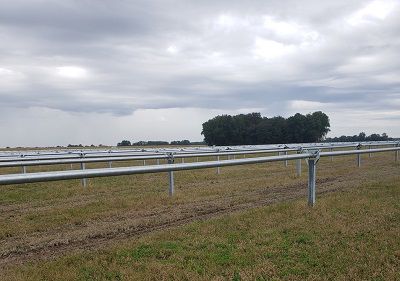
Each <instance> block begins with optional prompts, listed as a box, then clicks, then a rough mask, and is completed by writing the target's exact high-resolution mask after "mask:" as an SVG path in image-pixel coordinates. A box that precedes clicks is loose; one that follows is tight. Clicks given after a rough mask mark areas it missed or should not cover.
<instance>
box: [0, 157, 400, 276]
mask: <svg viewBox="0 0 400 281" xmlns="http://www.w3.org/2000/svg"><path fill="white" fill-rule="evenodd" d="M393 159H394V157H393V153H384V154H377V155H374V156H373V158H371V159H368V156H367V155H366V156H363V164H362V167H361V168H360V169H358V168H357V167H355V159H354V157H343V158H335V160H334V162H332V163H331V162H330V161H329V159H322V160H321V161H320V163H319V164H318V172H317V177H318V179H319V183H318V190H319V191H325V192H328V191H336V192H335V193H330V194H329V195H327V194H326V195H321V196H319V197H318V198H317V207H316V208H315V209H313V210H310V209H308V208H307V207H306V189H305V187H306V181H307V179H306V173H305V172H303V176H302V177H301V178H300V179H298V178H296V177H295V167H294V162H293V163H290V164H289V167H287V168H285V167H283V163H274V164H260V165H251V166H238V167H229V168H223V169H221V171H222V174H221V175H216V174H215V169H207V170H198V171H185V172H177V173H176V175H175V179H176V194H175V196H174V197H173V198H168V193H167V188H168V187H167V175H166V174H148V175H136V176H123V177H113V178H99V179H90V180H89V182H90V184H89V187H88V188H87V189H84V188H82V187H81V186H80V183H79V181H78V180H72V181H63V182H50V183H40V184H26V185H15V186H2V187H1V188H2V192H1V194H0V202H1V205H0V249H1V254H2V261H1V264H2V267H3V269H2V271H3V274H5V276H4V278H6V277H7V278H8V279H14V280H21V279H31V280H43V279H49V280H55V279H63V280H71V279H83V280H103V279H110V280H118V279H124V280H139V279H154V280H159V279H165V280H169V279H177V280H179V279H188V280H195V279H202V280H208V279H215V280H220V279H222V280H225V279H233V280H240V278H242V279H245V280H253V279H257V278H258V280H269V278H273V279H287V280H295V279H296V280H298V279H315V280H321V279H331V280H333V279H342V280H345V279H346V280H349V279H371V280H396V278H397V277H398V275H396V274H398V273H397V271H398V269H399V257H400V252H399V251H400V249H399V246H398V245H399V244H400V240H399V234H398V233H400V232H399V230H400V229H399V222H400V217H399V211H400V210H399V207H400V206H399V203H398V202H400V201H399V199H400V198H399V195H400V190H399V187H400V186H399V184H398V182H399V165H398V164H395V163H394V161H393ZM303 163H304V162H303ZM115 164H116V163H115ZM128 164H132V163H118V165H121V166H122V165H128ZM136 164H138V165H139V164H141V162H136ZM88 166H89V167H100V166H103V167H104V164H90V165H88ZM62 167H63V168H67V166H66V165H64V166H60V167H51V166H47V167H30V168H29V171H38V170H52V169H60V168H62ZM76 167H78V166H77V165H76ZM303 170H304V171H306V167H305V165H303ZM12 171H14V172H19V169H16V168H12V169H11V168H10V169H3V170H1V171H0V172H2V173H9V172H12ZM341 191H343V192H341ZM293 198H300V199H298V200H296V201H291V202H290V203H280V204H274V205H271V206H269V207H260V206H263V205H269V204H271V203H273V202H276V201H280V200H285V199H293ZM255 207H259V208H255ZM247 209H249V210H247ZM238 210H239V211H238ZM233 211H236V213H235V214H229V215H224V214H226V213H231V212H233ZM215 215H219V218H215V219H211V220H210V218H211V217H213V216H215ZM221 215H222V217H221ZM197 219H208V220H207V221H206V222H194V223H190V224H189V225H187V226H179V227H178V226H177V225H181V224H186V223H187V222H190V221H193V220H197ZM171 226H172V227H171ZM165 227H168V228H165ZM157 229H163V230H160V231H156V232H155V234H146V235H144V236H143V235H142V236H138V235H139V234H142V233H148V232H154V230H157ZM90 248H93V249H92V250H90V251H88V252H87V253H85V251H86V250H88V249H90ZM53 257H55V258H53ZM37 259H39V260H37ZM35 260H37V261H36V262H35ZM13 263H17V265H14V266H13V265H12V264H13ZM363 264H366V265H365V266H364V265H363ZM396 269H397V270H396ZM325 277H326V278H325ZM4 278H2V279H4ZM374 278H375V279H374Z"/></svg>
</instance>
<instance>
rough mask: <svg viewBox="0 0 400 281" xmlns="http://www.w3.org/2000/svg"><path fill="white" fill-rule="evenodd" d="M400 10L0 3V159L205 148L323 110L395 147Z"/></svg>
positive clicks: (170, 0) (343, 130)
mask: <svg viewBox="0 0 400 281" xmlns="http://www.w3.org/2000/svg"><path fill="white" fill-rule="evenodd" d="M399 67H400V0H387V1H386V0H385V1H384V0H382V1H381V0H378V1H358V0H335V1H320V0H307V1H305V0H302V1H298V0H291V1H283V0H277V1H268V0H260V1H234V0H229V1H225V0H218V1H216V0H213V1H211V0H202V1H196V0H193V1H188V0H182V1H178V0H162V1H161V0H159V1H150V0H143V1H138V0H132V1H123V0H115V1H108V0H103V1H101V0H96V1H95V0H76V1H72V0H60V1H56V0H53V1H50V0H49V1H46V0H25V1H21V0H13V1H8V0H0V132H1V133H0V146H45V145H67V144H69V143H82V144H100V143H102V144H111V145H115V144H116V143H117V142H118V141H120V140H122V139H128V140H131V141H132V140H133V141H138V140H149V139H151V140H168V141H170V140H177V139H190V140H192V141H198V140H202V136H201V135H200V132H201V124H202V123H203V122H205V121H207V120H208V119H210V118H212V117H214V116H216V115H220V114H238V113H249V112H261V114H262V115H264V116H268V117H272V116H276V115H281V116H284V117H287V116H290V115H292V114H294V113H296V112H300V113H303V114H305V113H309V112H313V111H317V110H322V111H324V112H325V113H327V114H328V115H329V116H330V119H331V130H332V131H331V133H330V134H329V135H330V136H339V135H342V134H358V133H359V132H360V131H365V132H366V133H367V134H371V133H375V132H376V133H383V132H386V133H388V134H389V135H390V136H394V137H400V126H399V125H400V68H399Z"/></svg>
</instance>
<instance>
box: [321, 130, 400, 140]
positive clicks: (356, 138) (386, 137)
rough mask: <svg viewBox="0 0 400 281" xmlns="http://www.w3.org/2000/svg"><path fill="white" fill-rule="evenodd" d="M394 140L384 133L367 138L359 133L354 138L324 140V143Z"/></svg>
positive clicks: (362, 133) (342, 137) (344, 137)
mask: <svg viewBox="0 0 400 281" xmlns="http://www.w3.org/2000/svg"><path fill="white" fill-rule="evenodd" d="M390 140H394V139H393V138H390V137H389V136H388V135H387V134H386V133H383V134H382V135H380V134H371V135H369V136H367V135H366V134H365V133H364V132H361V133H359V134H358V135H354V136H344V135H343V136H340V137H334V138H326V139H325V142H361V141H390Z"/></svg>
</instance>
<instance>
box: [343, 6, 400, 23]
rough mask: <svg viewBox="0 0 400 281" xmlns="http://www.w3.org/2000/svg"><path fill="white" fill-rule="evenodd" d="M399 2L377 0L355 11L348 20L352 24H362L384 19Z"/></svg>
mask: <svg viewBox="0 0 400 281" xmlns="http://www.w3.org/2000/svg"><path fill="white" fill-rule="evenodd" d="M398 4H399V1H398V0H375V1H372V2H370V3H368V4H367V5H366V6H365V7H363V8H362V9H360V10H358V11H357V12H355V13H353V14H352V15H351V16H350V17H349V18H348V19H347V22H348V23H349V24H350V25H354V26H356V25H361V24H365V23H372V22H376V21H383V20H385V18H386V17H387V16H388V15H389V14H390V13H391V12H392V11H393V10H394V8H395V7H396V6H397V5H398Z"/></svg>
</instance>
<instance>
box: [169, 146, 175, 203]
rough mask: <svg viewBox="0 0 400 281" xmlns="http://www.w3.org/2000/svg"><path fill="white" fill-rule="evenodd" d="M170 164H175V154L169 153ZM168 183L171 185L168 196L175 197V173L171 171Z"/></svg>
mask: <svg viewBox="0 0 400 281" xmlns="http://www.w3.org/2000/svg"><path fill="white" fill-rule="evenodd" d="M168 164H174V154H173V153H168ZM168 183H169V189H168V194H169V196H173V195H174V189H175V186H174V172H173V171H170V172H168Z"/></svg>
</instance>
